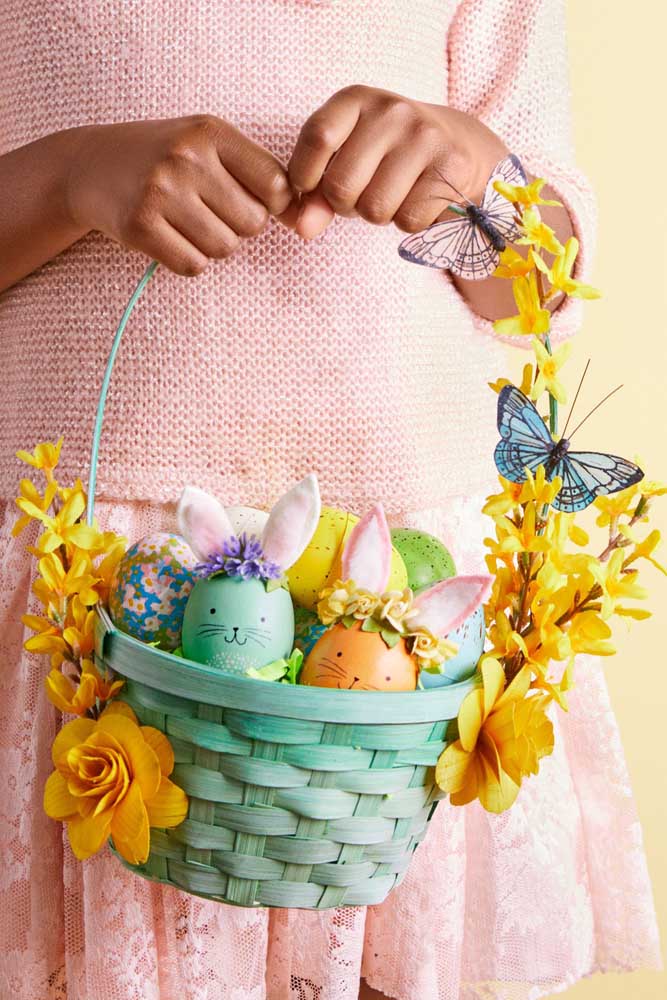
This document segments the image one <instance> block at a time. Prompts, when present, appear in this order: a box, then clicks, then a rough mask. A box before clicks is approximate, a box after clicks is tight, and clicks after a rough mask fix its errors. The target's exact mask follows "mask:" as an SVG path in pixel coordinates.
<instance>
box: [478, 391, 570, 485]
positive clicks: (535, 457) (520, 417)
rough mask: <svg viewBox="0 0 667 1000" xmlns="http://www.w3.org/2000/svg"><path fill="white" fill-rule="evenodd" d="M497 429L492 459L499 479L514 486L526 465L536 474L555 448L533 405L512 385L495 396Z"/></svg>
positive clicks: (524, 475) (524, 472) (521, 479)
mask: <svg viewBox="0 0 667 1000" xmlns="http://www.w3.org/2000/svg"><path fill="white" fill-rule="evenodd" d="M498 430H499V432H500V441H499V442H498V444H497V445H496V450H495V452H494V456H493V457H494V460H495V463H496V468H497V469H498V472H499V473H500V475H501V476H504V477H505V479H509V480H510V481H511V482H513V483H522V482H523V481H524V480H525V478H526V471H525V470H526V466H527V467H528V468H529V469H530V471H531V472H533V473H534V472H535V470H536V469H537V467H538V466H539V465H544V466H546V465H547V463H548V460H549V456H550V454H551V452H552V451H553V449H554V447H555V445H554V442H553V440H552V438H551V435H550V434H549V431H548V430H547V428H546V427H545V425H544V421H543V420H542V418H541V416H540V415H539V413H538V412H537V410H536V408H535V405H534V404H533V403H532V402H531V401H530V399H528V397H527V396H524V394H523V393H522V392H521V390H520V389H517V387H516V386H515V385H506V386H503V388H502V389H501V390H500V393H499V395H498Z"/></svg>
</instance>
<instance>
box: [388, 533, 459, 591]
mask: <svg viewBox="0 0 667 1000" xmlns="http://www.w3.org/2000/svg"><path fill="white" fill-rule="evenodd" d="M391 541H392V544H393V546H394V548H395V549H396V550H397V551H398V552H399V553H400V555H401V556H402V557H403V562H404V563H405V568H406V569H407V571H408V586H409V587H411V588H412V590H414V591H417V590H421V589H422V588H423V587H430V586H431V584H433V583H437V582H438V581H439V580H447V579H448V578H449V577H450V576H456V567H455V566H454V560H453V559H452V557H451V555H450V553H449V552H448V551H447V549H446V548H445V546H444V545H443V544H442V542H441V541H440V539H439V538H436V537H435V536H434V535H429V534H427V532H425V531H417V530H416V529H414V528H394V530H393V531H392V533H391Z"/></svg>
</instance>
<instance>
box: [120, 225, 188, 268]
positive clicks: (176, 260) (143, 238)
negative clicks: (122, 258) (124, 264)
mask: <svg viewBox="0 0 667 1000" xmlns="http://www.w3.org/2000/svg"><path fill="white" fill-rule="evenodd" d="M124 242H125V243H126V244H127V246H129V247H131V248H132V249H133V250H140V251H141V252H142V253H146V254H148V256H149V257H152V258H153V259H154V260H157V261H159V262H160V263H161V264H164V265H165V267H168V268H169V270H170V271H174V272H175V273H176V274H181V275H183V276H184V277H194V276H195V275H197V274H201V273H202V271H204V270H205V269H206V266H207V264H208V258H207V257H206V256H205V255H204V254H203V253H202V252H201V250H199V249H198V248H197V247H196V246H194V245H193V244H192V243H190V241H189V240H187V239H186V238H185V237H184V236H183V235H182V234H181V233H179V232H178V230H176V229H174V227H173V226H172V225H170V224H169V223H168V222H167V221H166V219H162V218H158V219H156V220H155V221H154V222H152V223H151V226H150V229H146V230H141V229H135V233H134V235H133V236H132V238H131V239H129V240H128V239H126V240H125V241H124Z"/></svg>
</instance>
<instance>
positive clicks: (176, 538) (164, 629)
mask: <svg viewBox="0 0 667 1000" xmlns="http://www.w3.org/2000/svg"><path fill="white" fill-rule="evenodd" d="M197 561H198V560H197V557H196V556H195V554H194V552H193V551H192V549H191V548H190V546H189V545H188V543H187V542H186V541H185V539H184V538H181V536H180V535H175V534H170V533H168V532H159V533H157V534H154V535H147V536H146V537H145V538H141V539H140V540H139V541H138V542H135V544H134V545H132V546H131V547H130V548H129V549H128V550H127V552H126V553H125V555H124V556H123V558H122V559H121V561H120V563H119V564H118V569H117V570H116V574H115V577H114V580H113V582H112V585H111V592H110V595H109V611H110V612H111V618H112V619H113V622H114V624H115V625H116V626H117V627H118V628H119V629H120V630H121V631H122V632H127V633H128V635H132V636H134V638H135V639H141V640H142V642H157V643H158V644H159V646H160V647H161V648H162V649H168V650H171V649H175V648H176V647H177V646H178V645H180V641H181V628H182V625H183V615H184V613H185V605H186V602H187V599H188V597H189V595H190V591H191V590H192V587H193V584H194V582H195V580H196V575H195V572H194V568H195V566H196V564H197Z"/></svg>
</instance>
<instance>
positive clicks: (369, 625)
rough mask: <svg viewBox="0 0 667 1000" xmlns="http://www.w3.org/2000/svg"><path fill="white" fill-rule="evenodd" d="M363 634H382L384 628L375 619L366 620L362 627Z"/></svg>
mask: <svg viewBox="0 0 667 1000" xmlns="http://www.w3.org/2000/svg"><path fill="white" fill-rule="evenodd" d="M361 631H362V632H381V631H382V626H381V625H380V623H379V622H377V621H376V620H375V618H364V621H363V624H362V626H361Z"/></svg>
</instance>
